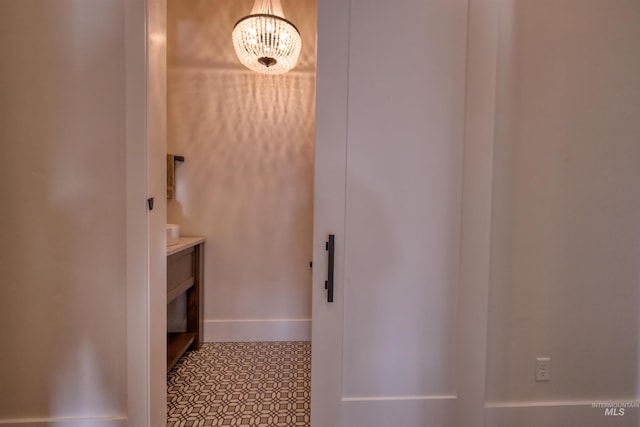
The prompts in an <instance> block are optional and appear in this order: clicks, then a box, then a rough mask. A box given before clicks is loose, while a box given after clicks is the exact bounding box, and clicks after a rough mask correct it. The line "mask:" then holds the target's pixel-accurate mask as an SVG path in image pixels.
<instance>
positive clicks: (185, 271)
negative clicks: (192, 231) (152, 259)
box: [167, 237, 204, 372]
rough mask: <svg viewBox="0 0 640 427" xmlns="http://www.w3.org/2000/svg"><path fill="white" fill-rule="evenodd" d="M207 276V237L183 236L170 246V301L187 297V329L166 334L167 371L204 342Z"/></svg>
mask: <svg viewBox="0 0 640 427" xmlns="http://www.w3.org/2000/svg"><path fill="white" fill-rule="evenodd" d="M203 278H204V239H203V238H202V237H181V238H180V240H179V241H178V243H177V244H175V245H171V246H167V304H169V303H170V302H171V301H173V300H175V299H176V298H178V297H179V296H180V295H182V294H186V299H187V313H186V317H187V327H186V332H170V333H168V334H167V372H169V371H170V370H171V368H172V367H173V365H175V364H176V362H177V361H178V360H179V359H180V357H181V356H182V355H183V354H184V352H185V351H188V350H189V351H190V350H198V349H199V348H200V346H201V344H202V325H203V321H202V312H203V310H202V307H201V304H202V288H203Z"/></svg>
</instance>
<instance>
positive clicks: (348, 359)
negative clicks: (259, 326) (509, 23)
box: [311, 0, 495, 427]
mask: <svg viewBox="0 0 640 427" xmlns="http://www.w3.org/2000/svg"><path fill="white" fill-rule="evenodd" d="M491 4H492V2H491V1H489V0H486V1H483V0H478V1H473V0H472V1H471V2H469V1H467V0H395V1H388V0H351V1H350V2H349V1H344V0H321V1H319V2H318V7H319V10H318V27H319V33H318V83H317V85H318V86H317V102H318V104H317V140H316V181H315V186H316V188H315V192H316V193H315V217H314V272H313V286H314V289H313V337H312V339H313V355H312V356H313V357H312V392H311V398H312V403H311V411H312V412H311V422H312V426H313V427H338V426H344V427H391V426H393V427H418V426H433V427H437V426H460V427H468V426H472V425H477V426H480V425H482V424H483V398H484V394H483V393H484V365H485V360H484V357H485V339H484V337H485V336H486V335H485V334H486V297H487V295H486V293H487V292H486V291H487V282H488V280H487V276H488V249H489V248H488V244H489V241H488V230H489V209H490V184H491V182H490V170H491V168H490V163H491V162H490V159H491V141H492V137H491V128H492V126H491V120H492V111H493V104H492V102H493V100H492V96H491V95H492V90H491V89H492V86H491V85H492V84H493V82H494V80H495V69H494V68H492V67H494V66H495V65H492V64H495V37H494V36H495V33H494V32H493V30H492V29H494V28H495V26H494V25H493V24H494V22H493V21H492V20H493V19H494V18H495V16H494V10H493V7H492V6H491V7H490V5H491ZM468 44H469V46H468ZM468 55H469V56H468ZM487 112H489V113H487ZM465 130H466V132H467V135H466V136H465ZM471 132H473V135H469V133H471ZM469 144H470V146H468V145H469ZM487 153H488V154H487ZM472 156H473V157H472ZM463 189H464V192H463ZM329 234H334V235H335V262H334V281H333V285H334V291H333V296H334V298H333V302H328V301H327V294H328V291H327V290H325V280H327V276H328V274H329V273H328V262H327V256H328V253H327V252H326V251H325V241H326V240H327V238H328V235H329Z"/></svg>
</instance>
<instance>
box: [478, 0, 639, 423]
mask: <svg viewBox="0 0 640 427" xmlns="http://www.w3.org/2000/svg"><path fill="white" fill-rule="evenodd" d="M501 12H502V15H501V20H500V21H501V28H500V46H499V62H498V93H497V112H496V142H495V159H494V162H495V163H494V164H495V169H494V200H493V224H492V251H491V257H492V265H491V285H490V300H489V337H488V355H487V360H488V365H487V401H488V405H489V412H488V414H489V421H490V422H489V425H492V426H505V427H506V426H514V425H518V426H541V425H544V426H546V427H553V426H558V427H560V426H566V425H578V424H579V425H582V426H594V427H596V426H603V425H614V424H606V422H607V421H609V422H614V421H612V418H611V417H609V418H605V417H604V409H596V408H591V403H592V402H597V401H612V400H613V401H617V400H623V399H635V398H637V397H638V391H639V389H638V385H639V383H638V378H640V377H639V371H638V359H639V357H640V353H639V341H638V337H639V329H638V328H639V325H638V313H639V312H640V307H639V297H640V295H639V289H640V286H639V285H640V269H639V268H638V261H639V260H640V186H639V183H640V167H638V165H639V161H640V140H639V139H638V138H639V136H640V120H638V118H639V117H640V85H638V76H639V75H640V56H639V55H638V52H640V3H638V2H634V1H626V0H606V1H571V0H563V1H558V0H505V1H502V2H501ZM538 356H549V357H551V359H552V361H551V381H549V382H535V381H534V363H535V358H536V357H538ZM638 412H639V410H638V409H634V410H627V414H626V415H625V417H624V418H622V417H620V418H618V417H614V418H617V419H616V420H615V425H616V426H623V425H624V426H627V425H629V426H631V425H633V426H636V425H638Z"/></svg>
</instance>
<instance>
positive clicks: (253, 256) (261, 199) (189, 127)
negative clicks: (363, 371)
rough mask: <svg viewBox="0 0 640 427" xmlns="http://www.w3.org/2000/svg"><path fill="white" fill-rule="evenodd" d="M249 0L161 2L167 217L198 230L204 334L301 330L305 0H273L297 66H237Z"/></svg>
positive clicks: (289, 335)
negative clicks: (289, 31) (283, 69)
mask: <svg viewBox="0 0 640 427" xmlns="http://www.w3.org/2000/svg"><path fill="white" fill-rule="evenodd" d="M252 4H253V2H252V1H251V0H243V1H238V0H194V1H189V2H185V1H179V0H173V1H169V2H168V79H169V80H168V126H169V127H168V130H169V136H168V150H169V152H172V153H174V154H179V155H183V156H185V158H186V162H185V163H184V164H178V166H177V178H176V179H177V191H176V197H175V199H173V200H170V201H169V203H168V220H169V222H175V223H178V224H180V225H181V226H182V229H181V233H182V234H183V235H200V236H204V237H206V239H207V241H206V250H205V291H204V292H205V298H204V316H205V321H206V324H205V340H207V341H228V340H272V339H309V332H310V328H309V318H310V317H311V308H310V305H311V294H310V290H311V273H310V269H309V261H310V260H311V229H312V221H313V218H312V212H313V206H312V203H313V150H314V127H315V59H314V58H315V32H316V30H315V26H316V23H315V21H316V18H315V16H316V12H315V9H316V3H315V1H314V0H305V1H295V2H293V1H290V2H283V6H284V10H285V14H286V16H287V18H288V19H290V20H291V21H293V22H294V23H295V24H296V25H297V26H298V28H299V30H300V32H301V34H302V39H303V51H302V55H301V58H300V61H299V63H298V66H297V68H296V69H295V70H294V71H292V72H290V73H288V74H286V75H281V76H263V75H259V74H256V73H253V72H251V71H249V70H247V69H245V68H244V67H243V66H242V65H241V64H240V63H239V61H238V59H237V58H236V57H235V53H234V51H233V46H232V42H231V29H232V28H233V25H234V24H235V22H236V21H237V20H238V19H240V18H241V17H243V16H244V15H246V14H248V13H249V11H250V10H251V6H252Z"/></svg>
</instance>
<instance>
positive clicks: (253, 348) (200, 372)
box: [167, 342, 311, 427]
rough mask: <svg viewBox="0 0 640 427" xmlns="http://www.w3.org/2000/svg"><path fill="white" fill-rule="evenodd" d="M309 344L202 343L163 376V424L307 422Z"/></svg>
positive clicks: (261, 426) (272, 426)
mask: <svg viewBox="0 0 640 427" xmlns="http://www.w3.org/2000/svg"><path fill="white" fill-rule="evenodd" d="M310 378H311V343H309V342H243V343H240V342H232V343H208V344H203V345H202V348H201V349H200V350H198V351H194V352H191V353H187V354H186V355H185V357H183V358H182V359H181V360H180V361H179V362H178V363H177V364H176V366H175V367H174V368H173V369H172V370H171V372H169V374H168V376H167V391H168V399H167V400H168V405H167V427H199V426H235V427H254V426H257V427H276V426H277V427H294V426H295V427H298V426H300V427H302V426H309V424H310V422H309V419H310V409H309V404H310V400H309V392H310V389H309V387H310Z"/></svg>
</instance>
